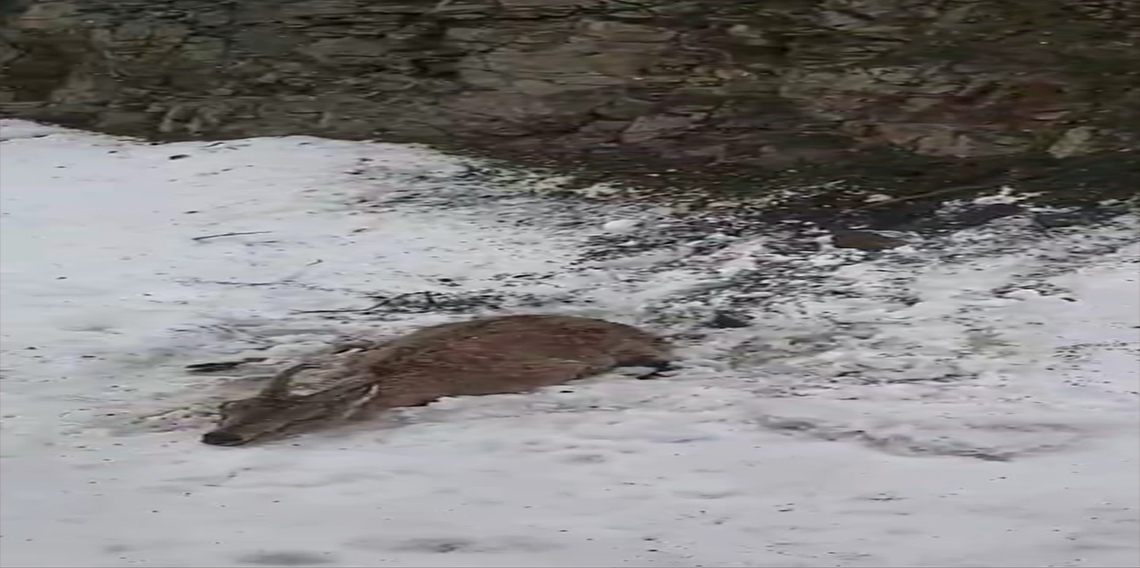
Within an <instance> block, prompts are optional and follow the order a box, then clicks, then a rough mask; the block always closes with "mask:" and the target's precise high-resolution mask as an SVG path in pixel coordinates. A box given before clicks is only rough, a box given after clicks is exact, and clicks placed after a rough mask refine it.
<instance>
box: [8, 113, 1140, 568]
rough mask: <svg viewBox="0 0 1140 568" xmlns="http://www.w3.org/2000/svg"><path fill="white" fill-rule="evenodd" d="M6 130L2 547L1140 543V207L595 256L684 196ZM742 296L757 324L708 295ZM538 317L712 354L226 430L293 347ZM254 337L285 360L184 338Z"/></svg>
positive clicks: (283, 562) (443, 556)
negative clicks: (636, 332) (565, 194)
mask: <svg viewBox="0 0 1140 568" xmlns="http://www.w3.org/2000/svg"><path fill="white" fill-rule="evenodd" d="M0 126H2V127H3V132H2V135H0V139H2V140H3V143H2V145H0V159H2V164H0V175H2V178H0V189H2V193H0V197H2V200H3V202H2V204H3V207H2V214H3V223H2V224H0V229H2V239H0V247H2V250H0V253H2V261H3V263H2V270H3V272H2V278H3V287H2V288H0V301H2V302H3V310H2V316H0V317H2V320H0V323H2V334H3V369H2V374H3V380H2V382H0V386H2V389H3V400H2V402H3V410H2V412H3V421H4V428H3V431H2V436H3V440H2V441H3V444H2V449H0V458H2V460H3V465H2V468H3V477H2V499H3V503H2V507H0V518H2V521H3V525H2V535H0V539H2V540H0V552H2V554H3V561H2V564H3V565H4V566H21V567H49V566H50V567H92V566H99V567H103V566H107V567H112V566H113V567H124V566H154V567H161V566H195V567H212V566H407V567H414V566H425V567H426V566H496V567H498V566H502V567H506V566H541V567H546V566H550V567H555V566H566V567H593V566H599V567H601V566H681V567H683V566H710V567H711V566H726V567H730V566H740V567H744V566H772V567H797V566H798V567H817V566H845V567H846V566H850V567H858V566H868V567H871V566H880V567H883V566H924V567H952V566H958V567H978V566H987V567H1026V566H1087V567H1116V566H1121V567H1123V566H1136V565H1137V562H1138V561H1140V555H1138V544H1137V530H1138V526H1137V523H1138V518H1140V516H1138V514H1137V509H1138V508H1140V483H1138V480H1137V476H1136V471H1137V461H1138V460H1137V452H1138V450H1137V448H1138V441H1140V440H1138V438H1140V435H1138V433H1140V428H1138V426H1140V421H1138V412H1137V410H1138V407H1137V400H1136V399H1137V390H1138V383H1140V372H1138V363H1137V350H1138V343H1140V337H1138V328H1140V321H1138V320H1140V301H1138V294H1137V291H1136V287H1137V279H1138V278H1137V266H1138V265H1137V262H1138V260H1137V259H1138V255H1140V247H1138V246H1137V244H1136V240H1137V239H1136V220H1135V219H1134V218H1129V217H1121V218H1118V219H1115V220H1113V221H1111V222H1106V223H1104V224H1102V225H1100V226H1097V227H1084V228H1078V229H1066V230H1056V229H1055V230H1051V231H1049V232H1048V233H1043V232H1042V231H1040V230H1038V229H1035V228H1033V227H1029V226H1027V225H1025V224H1024V223H1020V222H1019V221H1018V220H1017V219H1009V220H1003V221H999V222H994V223H991V224H990V225H988V226H986V227H983V228H980V229H974V230H970V231H964V232H961V233H959V234H957V235H956V236H953V237H950V238H947V239H944V240H940V241H934V240H928V241H925V242H922V241H921V240H920V239H915V240H914V244H912V246H908V247H904V249H900V250H896V251H891V252H888V253H885V254H883V255H879V256H873V255H867V254H865V253H862V252H858V251H851V250H837V249H829V248H827V247H823V248H821V249H820V250H818V251H817V252H808V253H804V254H800V255H797V254H792V253H788V252H786V251H781V249H779V248H778V246H777V245H779V243H780V235H779V234H778V233H777V232H775V231H771V232H769V233H768V234H760V233H757V234H755V235H750V236H747V235H746V236H742V237H731V238H730V237H726V236H725V235H719V234H718V235H715V237H716V238H712V237H711V236H710V238H707V239H704V240H703V241H701V242H703V243H705V244H708V245H709V246H703V245H702V246H697V245H698V244H700V243H698V242H693V243H687V244H681V245H676V246H670V245H662V246H660V247H658V248H655V249H652V250H644V251H641V252H630V253H629V254H626V255H624V256H618V257H615V258H609V259H595V260H590V259H587V258H583V256H582V253H583V251H586V250H592V249H591V247H595V246H596V239H598V238H605V235H606V233H607V230H606V229H605V228H604V227H601V226H598V223H597V219H606V218H609V219H617V220H620V221H621V222H623V223H628V227H625V228H623V230H622V232H623V233H625V232H628V233H629V234H621V235H618V236H617V237H618V238H620V239H632V240H631V241H630V242H640V241H639V240H638V238H637V237H638V235H642V234H644V236H654V235H656V234H663V233H664V232H667V231H668V230H669V227H670V225H669V224H668V222H667V221H666V220H663V217H662V214H661V212H660V210H659V209H645V210H638V209H636V208H632V207H630V206H626V207H617V206H606V205H600V204H592V203H590V202H588V201H581V202H568V201H559V202H555V201H550V200H547V199H545V198H543V197H541V195H534V194H533V193H531V192H528V189H533V188H528V187H526V181H525V180H522V181H519V180H515V181H514V182H508V181H505V179H504V181H502V183H501V185H496V182H494V180H493V179H492V180H490V181H488V180H482V181H480V179H475V178H469V177H465V176H466V175H467V173H469V171H470V167H472V166H476V165H477V164H474V163H472V162H469V161H467V160H463V159H459V158H453V157H449V156H445V155H441V154H439V153H436V152H433V151H431V150H428V149H423V148H417V147H409V146H401V145H390V144H375V143H362V142H338V141H330V140H323V139H316V138H308V137H285V138H259V139H252V140H240V141H230V142H213V143H209V142H192V143H177V144H147V143H142V142H138V141H133V140H129V139H120V138H113V137H107V136H101V135H95V134H88V133H83V132H77V131H73V130H66V129H61V128H55V127H48V126H43V125H37V124H31V123H26V122H19V121H3V123H2V125H0ZM611 223H612V221H611ZM1019 223H1020V224H1019ZM590 227H594V228H590ZM642 232H644V233H642ZM762 232H763V231H761V233H762ZM224 233H250V234H241V235H229V236H215V235H221V234H224ZM205 237H210V238H205ZM196 239H197V240H196ZM710 243H711V244H710ZM623 246H624V245H623ZM702 247H703V248H702ZM766 283H769V284H772V286H776V287H765V286H767V285H768V284H766ZM761 284H763V285H761ZM777 285H778V286H777ZM422 292H430V293H432V294H434V295H435V296H432V297H436V298H439V299H440V301H445V300H449V299H455V298H468V299H470V298H476V299H477V298H482V297H484V296H487V297H491V296H494V295H496V294H497V295H498V296H497V298H498V299H497V300H496V301H499V302H500V303H501V305H502V307H501V308H500V309H498V310H496V309H491V308H485V307H484V308H480V307H479V306H477V305H476V306H473V307H471V308H470V309H466V310H464V309H457V310H452V311H447V310H442V311H441V310H435V309H432V304H431V302H430V300H431V297H429V296H423V299H417V298H419V296H416V295H415V293H422ZM399 294H410V296H401V297H400V298H406V299H407V301H408V302H411V303H410V304H407V306H411V307H410V308H408V309H403V310H399V309H393V310H390V311H383V310H381V311H378V312H376V313H374V314H354V313H332V314H322V313H303V312H306V311H311V310H328V309H338V308H363V307H367V306H368V305H369V304H372V303H375V302H374V300H373V299H370V298H372V297H379V296H383V297H389V298H391V297H394V296H397V295H399ZM746 298H751V299H752V300H751V301H750V302H749V303H747V307H745V308H737V309H743V310H745V311H747V315H749V316H750V317H752V318H753V320H754V322H755V323H754V325H753V326H751V327H748V328H737V329H725V330H710V329H705V328H703V327H701V326H700V323H701V322H702V321H704V320H705V319H706V316H708V314H710V313H711V312H712V311H713V310H715V309H719V308H721V307H730V304H731V301H732V300H734V299H735V300H740V299H746ZM417 301H419V302H421V304H422V303H423V302H427V304H425V305H422V307H423V309H415V302H417ZM395 305H396V304H393V306H395ZM407 306H405V307H407ZM518 311H540V312H559V313H576V314H582V315H590V316H598V317H606V318H610V319H615V320H620V321H626V322H632V323H641V324H643V325H646V326H655V327H658V328H661V329H662V330H663V331H666V332H669V333H672V334H674V335H675V336H676V337H677V342H678V343H679V344H681V346H682V347H681V352H682V355H683V356H684V367H683V368H682V369H681V370H679V371H676V372H673V373H671V374H670V376H668V377H665V378H662V379H659V380H655V381H637V380H633V379H630V378H627V377H623V376H619V375H617V374H615V375H612V376H608V377H601V378H597V379H592V380H588V381H583V382H581V383H578V384H573V385H566V386H564V387H556V388H551V389H546V390H544V391H541V392H537V393H531V394H514V395H500V396H488V397H466V398H455V399H447V400H443V401H440V402H438V403H436V404H433V405H431V406H428V407H424V408H417V409H409V410H406V411H401V412H396V413H393V416H392V417H391V418H390V419H387V420H385V421H382V423H379V424H374V425H370V426H369V425H365V426H355V427H352V428H347V429H340V430H333V431H327V432H321V433H314V434H310V435H307V436H302V437H297V438H292V439H289V440H284V441H280V442H275V443H269V444H264V445H259V446H248V447H241V448H217V447H211V446H206V445H202V444H200V443H199V442H198V441H197V437H198V435H199V434H200V433H201V431H202V430H203V429H205V428H206V427H208V424H209V420H210V417H209V414H208V412H209V409H210V408H211V407H212V405H213V404H215V403H216V401H218V400H220V399H224V398H226V397H229V396H235V395H236V396H241V395H242V394H243V393H246V392H250V391H251V390H253V389H255V388H256V384H257V382H256V381H257V379H256V377H255V376H260V375H263V374H265V373H266V372H268V369H270V368H272V367H273V366H275V365H277V364H279V363H281V362H284V361H287V360H289V359H290V358H291V357H295V356H296V355H298V354H303V353H309V352H313V351H315V350H318V349H320V348H321V347H322V346H325V345H327V344H328V343H330V342H333V341H336V340H337V339H339V338H343V337H353V336H384V335H389V334H394V333H399V332H401V331H404V330H407V329H410V328H414V327H418V326H422V325H426V324H431V323H437V322H442V321H451V320H454V319H459V318H465V317H470V316H471V315H474V314H485V313H505V312H518ZM249 356H260V357H267V358H268V359H269V360H268V361H266V363H265V364H264V365H262V366H261V367H257V366H256V365H254V366H253V368H251V369H250V370H246V371H235V372H234V373H232V374H228V375H225V374H223V375H221V376H207V375H192V374H188V373H187V372H186V371H185V369H184V366H185V365H187V364H191V363H200V362H209V361H225V360H234V359H239V358H242V357H249Z"/></svg>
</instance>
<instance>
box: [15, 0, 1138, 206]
mask: <svg viewBox="0 0 1140 568" xmlns="http://www.w3.org/2000/svg"><path fill="white" fill-rule="evenodd" d="M0 16H2V17H3V18H4V28H3V33H2V40H3V43H4V46H3V47H4V49H3V53H4V56H3V57H4V61H3V63H4V67H5V70H4V81H3V91H2V99H0V102H2V108H3V113H4V115H6V116H17V117H24V118H32V119H40V120H49V121H56V122H62V123H66V124H69V125H74V126H80V127H84V128H92V129H96V130H102V131H108V132H114V133H124V134H132V135H144V136H151V137H160V138H168V139H171V138H172V139H181V138H202V137H207V138H233V137H243V136H250V135H281V134H317V135H324V136H331V137H347V138H377V139H383V140H388V141H413V142H426V143H431V144H434V145H437V146H441V147H445V148H448V149H463V150H470V151H476V152H479V153H482V154H484V155H493V156H500V157H504V158H509V159H511V160H512V161H523V162H526V163H528V164H530V165H536V164H538V165H541V164H548V165H551V166H554V167H558V168H563V169H566V168H569V169H581V170H583V171H585V172H590V173H592V174H593V175H598V176H619V177H624V178H627V179H628V180H630V181H633V182H637V183H639V184H644V185H646V186H650V187H653V186H656V187H664V188H667V189H677V188H701V189H702V190H705V189H710V188H712V189H717V190H726V191H731V192H733V193H742V194H746V195H749V194H753V195H754V194H759V193H763V192H765V191H766V190H767V189H768V188H770V187H771V186H772V185H773V184H779V183H780V182H781V181H786V182H787V183H803V182H804V181H805V180H809V181H818V180H821V179H825V180H845V183H849V184H853V185H859V186H867V187H875V186H878V185H887V186H889V188H890V189H892V190H895V191H898V192H901V193H904V194H918V193H922V192H923V191H931V190H936V189H947V188H954V187H957V186H962V185H966V186H969V185H976V184H982V185H984V186H992V185H993V184H996V183H1001V182H1002V181H1003V180H1007V179H1008V178H1016V179H1034V180H1037V182H1038V184H1040V183H1041V182H1043V181H1044V180H1048V179H1051V178H1055V177H1057V174H1056V172H1055V170H1080V169H1081V168H1082V165H1087V164H1090V163H1094V164H1103V165H1106V166H1107V167H1109V168H1113V167H1115V168H1121V167H1124V166H1123V165H1122V164H1124V162H1126V161H1127V159H1128V158H1127V157H1126V156H1125V154H1123V153H1121V151H1127V150H1132V149H1135V148H1136V147H1137V140H1138V139H1140V136H1138V134H1137V108H1140V106H1137V105H1136V104H1135V102H1136V101H1135V99H1136V98H1137V91H1136V77H1137V73H1138V71H1137V69H1140V65H1137V64H1136V63H1137V62H1136V60H1137V53H1136V51H1135V49H1134V45H1135V40H1136V36H1137V35H1138V34H1140V31H1138V30H1140V25H1136V24H1137V23H1138V20H1140V18H1138V15H1137V13H1136V11H1135V8H1134V6H1132V5H1131V3H1130V2H1127V1H1126V0H1099V1H1096V2H1086V1H1077V0H1046V1H1041V2H1033V3H1031V5H1030V4H1026V3H1017V2H1005V1H999V0H957V1H955V2H949V3H942V4H937V5H933V4H930V3H928V2H916V1H912V0H816V1H811V2H786V1H771V0H770V1H764V2H723V1H716V0H687V1H679V0H640V1H637V2H628V1H624V0H623V1H610V0H588V1H587V0H545V1H542V2H534V1H523V0H508V1H501V0H500V1H490V0H455V1H444V2H439V1H437V0H384V1H372V0H305V1H291V2H278V1H268V0H249V1H243V2H234V1H229V2H216V1H206V0H162V1H158V2H155V1H153V0H147V1H142V0H117V1H114V2H111V1H94V2H78V1H76V0H8V1H6V2H4V4H3V10H2V12H0ZM1116 180H1117V177H1114V176H1110V177H1108V178H1107V181H1108V182H1110V183H1109V184H1108V185H1105V184H1101V186H1102V187H1100V188H1099V189H1098V190H1097V191H1100V192H1106V191H1118V192H1121V191H1125V190H1124V189H1123V188H1124V187H1126V184H1127V183H1128V181H1127V180H1125V181H1116ZM825 195H826V199H827V200H828V201H837V202H842V200H843V196H842V195H841V194H840V193H839V192H836V191H831V192H825ZM839 205H841V203H837V204H836V206H837V207H838V206H839Z"/></svg>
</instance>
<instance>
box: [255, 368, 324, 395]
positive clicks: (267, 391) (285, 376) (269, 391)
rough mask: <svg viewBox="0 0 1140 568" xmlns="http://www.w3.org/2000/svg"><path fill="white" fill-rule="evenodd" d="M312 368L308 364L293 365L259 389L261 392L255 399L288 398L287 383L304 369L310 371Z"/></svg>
mask: <svg viewBox="0 0 1140 568" xmlns="http://www.w3.org/2000/svg"><path fill="white" fill-rule="evenodd" d="M312 367H313V366H312V365H311V364H309V363H301V364H298V365H293V366H292V367H289V368H288V369H285V370H284V371H281V372H280V373H277V375H275V376H274V377H273V378H272V379H270V380H269V384H267V385H265V388H263V389H261V392H259V393H257V397H258V398H285V397H287V396H289V382H290V381H292V380H293V377H295V376H296V375H297V373H300V372H301V371H304V370H305V369H311V368H312Z"/></svg>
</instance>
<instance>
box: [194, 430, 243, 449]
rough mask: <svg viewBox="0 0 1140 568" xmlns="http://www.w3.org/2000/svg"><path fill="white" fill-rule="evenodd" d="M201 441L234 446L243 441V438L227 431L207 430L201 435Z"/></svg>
mask: <svg viewBox="0 0 1140 568" xmlns="http://www.w3.org/2000/svg"><path fill="white" fill-rule="evenodd" d="M202 443H203V444H210V445H211V446H236V445H238V444H243V443H245V438H242V437H241V436H238V435H237V434H231V433H229V432H221V431H215V432H207V433H205V434H203V435H202Z"/></svg>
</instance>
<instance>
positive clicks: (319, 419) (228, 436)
mask: <svg viewBox="0 0 1140 568" xmlns="http://www.w3.org/2000/svg"><path fill="white" fill-rule="evenodd" d="M307 368H309V365H304V364H302V365H296V366H294V367H290V368H289V369H286V370H285V371H283V372H281V373H280V374H278V375H277V376H276V377H274V378H273V380H271V381H270V383H269V385H267V386H266V387H265V388H264V389H262V391H261V392H259V393H258V394H257V395H255V396H253V397H251V398H245V399H241V400H231V401H228V402H224V403H222V405H221V406H220V407H219V411H220V413H221V419H220V420H219V421H218V427H217V428H216V429H214V430H212V431H210V432H207V433H206V434H204V435H203V436H202V442H203V443H206V444H210V445H214V446H240V445H243V444H247V443H249V442H252V441H254V440H258V439H264V438H268V437H276V436H279V435H283V434H288V433H292V432H295V431H297V430H300V429H304V428H305V427H308V426H314V425H320V424H321V423H323V422H327V421H330V420H334V419H337V418H342V417H344V416H347V415H348V414H351V413H352V412H353V411H355V410H356V409H357V408H359V406H360V405H362V404H364V403H366V402H367V401H368V400H369V399H370V398H371V397H372V395H374V394H375V392H376V390H377V387H376V386H375V385H374V384H371V383H360V382H353V381H348V382H346V383H344V384H341V385H335V386H332V387H330V388H328V389H325V390H322V391H319V392H315V393H313V394H309V395H304V396H299V395H291V394H289V382H290V380H292V378H293V377H294V376H295V375H296V374H297V373H299V372H301V371H302V370H305V369H307Z"/></svg>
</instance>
